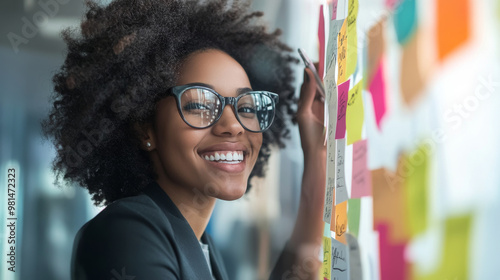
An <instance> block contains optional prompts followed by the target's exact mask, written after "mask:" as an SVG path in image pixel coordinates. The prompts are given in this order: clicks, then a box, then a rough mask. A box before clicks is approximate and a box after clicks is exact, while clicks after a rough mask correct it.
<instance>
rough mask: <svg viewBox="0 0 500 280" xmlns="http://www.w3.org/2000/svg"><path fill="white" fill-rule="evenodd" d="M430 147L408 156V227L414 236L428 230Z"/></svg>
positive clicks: (421, 148)
mask: <svg viewBox="0 0 500 280" xmlns="http://www.w3.org/2000/svg"><path fill="white" fill-rule="evenodd" d="M429 154H430V151H429V147H428V146H423V145H422V146H420V147H419V148H418V149H416V150H415V151H414V152H412V153H410V154H409V155H407V156H406V159H405V165H406V168H408V172H407V174H408V176H407V177H406V179H405V183H404V185H405V188H404V190H405V194H406V195H405V197H406V199H405V200H406V203H405V205H406V213H407V219H406V221H407V226H408V227H409V228H408V230H409V233H410V234H411V235H412V236H415V235H418V234H420V233H422V232H424V231H425V230H426V229H427V221H428V212H429V211H428V210H427V205H428V198H427V196H428V192H429V191H428V189H429Z"/></svg>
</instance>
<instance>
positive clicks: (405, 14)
mask: <svg viewBox="0 0 500 280" xmlns="http://www.w3.org/2000/svg"><path fill="white" fill-rule="evenodd" d="M394 27H395V28H396V35H397V37H398V42H399V43H400V44H401V45H404V44H406V43H407V42H408V41H409V39H410V38H411V35H413V34H414V33H415V30H416V29H417V4H416V0H402V1H401V2H400V4H399V5H398V7H397V8H396V9H395V10H394Z"/></svg>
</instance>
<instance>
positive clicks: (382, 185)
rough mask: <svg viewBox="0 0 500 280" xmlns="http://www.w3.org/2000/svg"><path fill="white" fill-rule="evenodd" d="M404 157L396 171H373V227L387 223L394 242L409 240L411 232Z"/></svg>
mask: <svg viewBox="0 0 500 280" xmlns="http://www.w3.org/2000/svg"><path fill="white" fill-rule="evenodd" d="M403 162H404V161H403V158H402V157H401V158H400V160H399V162H398V171H396V173H394V172H391V171H389V170H386V169H384V168H381V169H376V170H373V171H372V174H371V175H372V187H373V188H372V192H373V227H374V230H376V229H377V226H378V225H379V224H387V225H388V226H389V229H390V232H389V234H388V235H389V237H390V240H392V241H393V242H398V243H400V242H407V241H408V240H409V239H410V232H409V230H408V226H407V224H406V217H407V215H406V205H405V196H406V193H405V191H404V188H403V182H404V176H405V174H406V173H404V170H403V168H404V166H403Z"/></svg>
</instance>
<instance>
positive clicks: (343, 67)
mask: <svg viewBox="0 0 500 280" xmlns="http://www.w3.org/2000/svg"><path fill="white" fill-rule="evenodd" d="M346 30H347V21H344V23H343V24H342V27H341V28H340V31H339V35H338V53H337V57H338V63H339V69H338V70H339V71H338V73H339V75H338V79H337V84H341V83H343V82H345V81H346V79H347V32H346Z"/></svg>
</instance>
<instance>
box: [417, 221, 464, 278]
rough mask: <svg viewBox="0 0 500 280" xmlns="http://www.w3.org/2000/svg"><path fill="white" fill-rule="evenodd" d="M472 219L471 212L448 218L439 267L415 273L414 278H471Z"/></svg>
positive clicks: (445, 223) (445, 224) (445, 222)
mask: <svg viewBox="0 0 500 280" xmlns="http://www.w3.org/2000/svg"><path fill="white" fill-rule="evenodd" d="M472 220H473V219H472V215H471V214H466V215H463V216H453V217H448V218H446V220H445V221H444V236H443V238H442V240H443V241H442V242H443V246H442V248H441V250H440V251H441V253H440V255H441V256H442V257H441V259H440V261H439V265H438V268H437V269H436V271H434V272H433V273H431V274H428V275H418V276H416V275H414V277H413V279H416V280H440V279H469V269H470V250H469V248H470V241H471V240H470V239H471V230H472Z"/></svg>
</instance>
